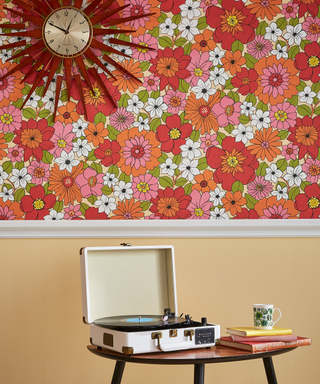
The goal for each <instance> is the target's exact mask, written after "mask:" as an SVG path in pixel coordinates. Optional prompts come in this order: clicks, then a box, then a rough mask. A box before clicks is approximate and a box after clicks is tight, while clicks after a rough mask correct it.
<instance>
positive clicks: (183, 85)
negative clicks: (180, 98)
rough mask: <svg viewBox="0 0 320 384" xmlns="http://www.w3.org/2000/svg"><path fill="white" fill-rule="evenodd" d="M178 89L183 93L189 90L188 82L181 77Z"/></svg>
mask: <svg viewBox="0 0 320 384" xmlns="http://www.w3.org/2000/svg"><path fill="white" fill-rule="evenodd" d="M178 90H179V91H180V92H183V93H187V92H188V91H189V84H188V83H187V82H186V81H184V80H183V79H179V88H178Z"/></svg>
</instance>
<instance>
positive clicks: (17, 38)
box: [0, 29, 31, 44]
mask: <svg viewBox="0 0 320 384" xmlns="http://www.w3.org/2000/svg"><path fill="white" fill-rule="evenodd" d="M11 32H18V31H17V30H14V29H12V30H11ZM1 33H2V32H1ZM0 39H1V40H2V39H3V40H6V39H7V37H6V36H4V37H2V36H1V38H0ZM23 40H26V42H29V41H30V40H31V38H30V37H22V36H11V37H9V40H8V41H9V44H13V43H17V42H18V41H23Z"/></svg>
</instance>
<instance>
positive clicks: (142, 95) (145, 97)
mask: <svg viewBox="0 0 320 384" xmlns="http://www.w3.org/2000/svg"><path fill="white" fill-rule="evenodd" d="M138 97H139V100H140V101H142V102H143V103H146V102H147V100H148V98H149V93H148V92H147V90H146V89H144V90H143V91H140V92H139V93H138Z"/></svg>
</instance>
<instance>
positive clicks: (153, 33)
mask: <svg viewBox="0 0 320 384" xmlns="http://www.w3.org/2000/svg"><path fill="white" fill-rule="evenodd" d="M149 33H150V35H151V36H154V37H157V38H158V37H159V35H160V28H159V27H155V28H153V29H152V30H151V31H149Z"/></svg>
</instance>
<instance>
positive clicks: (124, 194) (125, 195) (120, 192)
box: [113, 180, 133, 200]
mask: <svg viewBox="0 0 320 384" xmlns="http://www.w3.org/2000/svg"><path fill="white" fill-rule="evenodd" d="M131 186H132V183H125V182H124V181H123V180H121V181H119V185H115V187H114V193H113V194H114V196H116V197H119V199H120V200H125V199H130V198H131V196H132V194H133V190H132V189H131Z"/></svg>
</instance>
